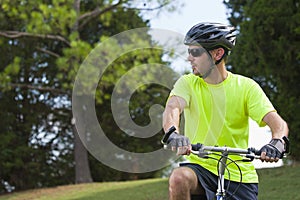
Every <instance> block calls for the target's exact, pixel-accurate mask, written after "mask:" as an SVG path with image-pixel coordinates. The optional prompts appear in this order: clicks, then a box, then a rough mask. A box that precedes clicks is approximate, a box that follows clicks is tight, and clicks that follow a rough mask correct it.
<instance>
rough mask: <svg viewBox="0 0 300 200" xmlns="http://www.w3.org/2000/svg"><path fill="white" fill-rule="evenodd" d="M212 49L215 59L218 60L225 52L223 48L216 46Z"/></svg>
mask: <svg viewBox="0 0 300 200" xmlns="http://www.w3.org/2000/svg"><path fill="white" fill-rule="evenodd" d="M214 51H215V52H214V56H215V59H216V60H220V59H221V58H222V57H223V55H224V54H225V50H224V49H223V48H217V49H215V50H214Z"/></svg>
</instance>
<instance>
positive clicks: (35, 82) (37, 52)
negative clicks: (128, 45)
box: [0, 0, 169, 190]
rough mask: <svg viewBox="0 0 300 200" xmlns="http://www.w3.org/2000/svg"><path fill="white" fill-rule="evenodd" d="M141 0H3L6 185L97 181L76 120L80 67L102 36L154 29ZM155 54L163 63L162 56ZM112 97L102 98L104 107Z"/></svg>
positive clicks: (0, 78)
mask: <svg viewBox="0 0 300 200" xmlns="http://www.w3.org/2000/svg"><path fill="white" fill-rule="evenodd" d="M134 2H135V1H130V0H126V1H124V0H123V1H121V0H120V1H106V0H105V1H79V0H53V1H42V0H39V1H23V0H14V1H11V0H2V1H1V8H0V9H1V12H0V19H1V20H0V21H1V22H0V36H1V37H0V48H1V58H0V59H1V61H2V62H1V63H2V65H1V66H0V69H1V73H0V81H1V93H0V99H1V102H3V103H5V102H7V106H4V105H6V104H2V103H1V105H3V110H4V111H7V112H2V113H1V119H5V120H3V121H1V125H2V127H5V128H4V129H2V130H1V135H3V138H5V139H4V140H3V141H2V142H0V145H1V149H5V151H3V152H1V153H0V157H1V160H3V162H1V172H0V176H1V182H5V184H6V183H7V184H8V185H12V186H15V187H16V188H17V190H21V189H27V188H33V187H45V186H52V185H58V184H68V183H72V182H77V183H78V182H89V181H92V177H91V175H90V174H91V173H90V171H89V169H90V168H89V163H88V159H87V157H88V156H87V152H86V150H85V148H83V146H82V144H81V143H80V140H78V137H77V136H78V135H77V134H76V133H75V132H76V129H75V128H74V126H73V124H72V123H71V121H73V122H74V120H75V121H76V119H73V116H72V113H71V90H72V86H73V82H74V79H75V76H76V73H77V70H78V68H79V66H80V64H81V63H82V61H83V60H84V59H85V58H86V56H87V55H88V53H89V52H90V51H91V49H92V48H94V47H95V46H96V45H97V44H98V43H99V42H100V40H101V39H100V38H101V37H103V36H111V35H113V34H116V33H119V32H121V31H125V30H128V29H132V28H136V27H145V26H148V22H147V21H145V20H143V19H142V18H141V17H140V11H141V10H139V9H136V8H135V7H134V6H138V5H134ZM153 2H156V1H149V3H150V4H151V3H153ZM145 4H146V3H145ZM155 5H156V6H154V7H151V8H148V9H149V10H151V9H156V8H162V7H166V8H168V5H169V1H157V3H155ZM144 8H145V7H143V9H144ZM146 8H147V7H146ZM128 18H130V20H128ZM148 39H149V38H148ZM148 42H149V41H148ZM111 48H113V47H111ZM152 55H153V56H155V59H156V60H161V58H160V57H157V55H161V54H160V53H157V52H156V53H154V54H152ZM114 82H115V79H114V78H113V79H111V80H110V81H109V82H108V85H106V88H110V87H111V85H112V84H114ZM102 91H103V93H102V94H104V92H108V94H109V92H111V91H105V90H102ZM105 96H106V95H98V96H97V102H98V104H97V105H98V106H103V104H101V103H102V102H105V98H104V97H105ZM74 141H75V143H74ZM16 147H18V148H16ZM74 148H76V149H77V150H75V161H74V160H73V159H72V156H73V155H74V154H73V150H74ZM77 153H80V155H79V156H78V154H77ZM78 163H81V164H82V165H79V164H78ZM74 168H76V170H75V171H76V173H74V171H73V170H71V169H74ZM2 169H3V170H2ZM79 172H82V173H81V174H80V173H79ZM24 174H27V175H28V176H26V178H21V177H23V176H24ZM36 174H38V176H37V175H36ZM75 174H76V175H77V176H76V180H74V179H73V177H74V175H75ZM61 177H64V178H61ZM98 179H99V178H98Z"/></svg>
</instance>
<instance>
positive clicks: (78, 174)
mask: <svg viewBox="0 0 300 200" xmlns="http://www.w3.org/2000/svg"><path fill="white" fill-rule="evenodd" d="M73 133H74V159H75V183H76V184H78V183H91V182H93V179H92V176H91V171H90V166H89V161H88V152H87V150H86V148H85V146H84V145H83V144H82V141H81V139H80V137H79V135H78V132H77V130H76V127H75V124H73Z"/></svg>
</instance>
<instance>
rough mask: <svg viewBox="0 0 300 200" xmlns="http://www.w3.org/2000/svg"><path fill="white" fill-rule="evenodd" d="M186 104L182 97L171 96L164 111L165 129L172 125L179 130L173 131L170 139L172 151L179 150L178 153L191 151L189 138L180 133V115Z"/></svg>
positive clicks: (184, 153)
mask: <svg viewBox="0 0 300 200" xmlns="http://www.w3.org/2000/svg"><path fill="white" fill-rule="evenodd" d="M185 106H186V101H185V100H184V99H183V98H182V97H178V96H171V97H170V98H169V100H168V102H167V104H166V108H165V111H164V113H163V128H164V131H165V132H167V131H168V130H169V129H170V127H172V126H174V127H175V128H176V130H177V132H174V133H172V134H171V135H170V137H169V139H168V141H169V144H170V146H171V149H172V151H177V155H189V154H190V152H191V145H190V141H189V139H188V138H187V137H185V136H183V135H180V134H178V130H179V123H180V115H181V113H182V112H183V109H184V108H185Z"/></svg>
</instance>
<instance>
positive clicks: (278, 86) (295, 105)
mask: <svg viewBox="0 0 300 200" xmlns="http://www.w3.org/2000/svg"><path fill="white" fill-rule="evenodd" d="M224 3H225V4H226V6H227V7H228V8H229V10H230V17H229V21H230V22H231V24H233V25H235V26H237V27H238V28H239V32H240V34H239V37H238V38H237V44H236V48H235V49H234V51H233V53H232V55H231V58H230V64H231V65H232V67H233V71H236V72H238V73H242V74H245V75H247V76H250V77H252V78H254V79H255V80H256V81H257V82H258V83H259V84H260V85H261V86H262V87H263V89H264V90H265V92H266V93H267V95H268V96H269V97H270V99H271V101H272V102H273V104H274V106H275V108H276V109H277V111H278V112H279V113H280V115H281V116H282V117H283V118H284V119H285V120H286V121H287V122H288V124H289V129H290V135H289V138H290V140H291V151H292V157H293V158H294V159H296V160H299V159H300V154H299V153H298V152H299V150H300V145H299V140H300V138H299V134H297V133H298V132H299V131H300V129H299V127H300V122H299V120H300V116H299V115H298V114H296V113H298V111H300V91H299V89H298V80H299V78H300V77H299V76H300V75H299V74H300V66H299V65H300V53H299V52H300V51H299V48H300V41H299V35H300V28H299V27H300V26H299V25H300V24H299V17H300V5H299V1H294V0H288V1H280V0H272V1H263V0H258V1H243V0H242V1H241V0H229V1H224Z"/></svg>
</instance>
